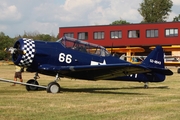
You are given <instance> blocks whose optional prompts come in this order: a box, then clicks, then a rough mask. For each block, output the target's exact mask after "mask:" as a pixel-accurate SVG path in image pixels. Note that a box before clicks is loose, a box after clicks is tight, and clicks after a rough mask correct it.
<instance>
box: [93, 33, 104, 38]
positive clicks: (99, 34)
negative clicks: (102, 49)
mask: <svg viewBox="0 0 180 120" xmlns="http://www.w3.org/2000/svg"><path fill="white" fill-rule="evenodd" d="M94 39H104V32H94Z"/></svg>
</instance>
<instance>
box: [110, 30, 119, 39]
mask: <svg viewBox="0 0 180 120" xmlns="http://www.w3.org/2000/svg"><path fill="white" fill-rule="evenodd" d="M118 38H122V31H111V39H118Z"/></svg>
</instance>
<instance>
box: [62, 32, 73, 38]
mask: <svg viewBox="0 0 180 120" xmlns="http://www.w3.org/2000/svg"><path fill="white" fill-rule="evenodd" d="M64 36H66V37H71V38H74V34H73V33H64Z"/></svg>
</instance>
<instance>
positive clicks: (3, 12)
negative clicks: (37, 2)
mask: <svg viewBox="0 0 180 120" xmlns="http://www.w3.org/2000/svg"><path fill="white" fill-rule="evenodd" d="M19 19H21V13H19V12H18V9H17V8H16V6H15V5H7V4H6V3H2V4H0V20H1V21H3V20H7V21H14V20H19Z"/></svg>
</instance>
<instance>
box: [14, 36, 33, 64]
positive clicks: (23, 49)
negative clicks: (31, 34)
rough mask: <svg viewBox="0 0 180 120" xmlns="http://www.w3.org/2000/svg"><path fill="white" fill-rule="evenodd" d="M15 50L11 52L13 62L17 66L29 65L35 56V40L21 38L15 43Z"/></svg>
mask: <svg viewBox="0 0 180 120" xmlns="http://www.w3.org/2000/svg"><path fill="white" fill-rule="evenodd" d="M13 48H15V49H16V51H15V52H14V53H13V54H12V60H13V62H14V64H16V65H19V66H25V67H28V66H31V64H32V62H33V59H34V56H35V41H34V40H32V39H27V38H21V39H19V40H18V41H17V42H16V43H15V44H14V47H13Z"/></svg>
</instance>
